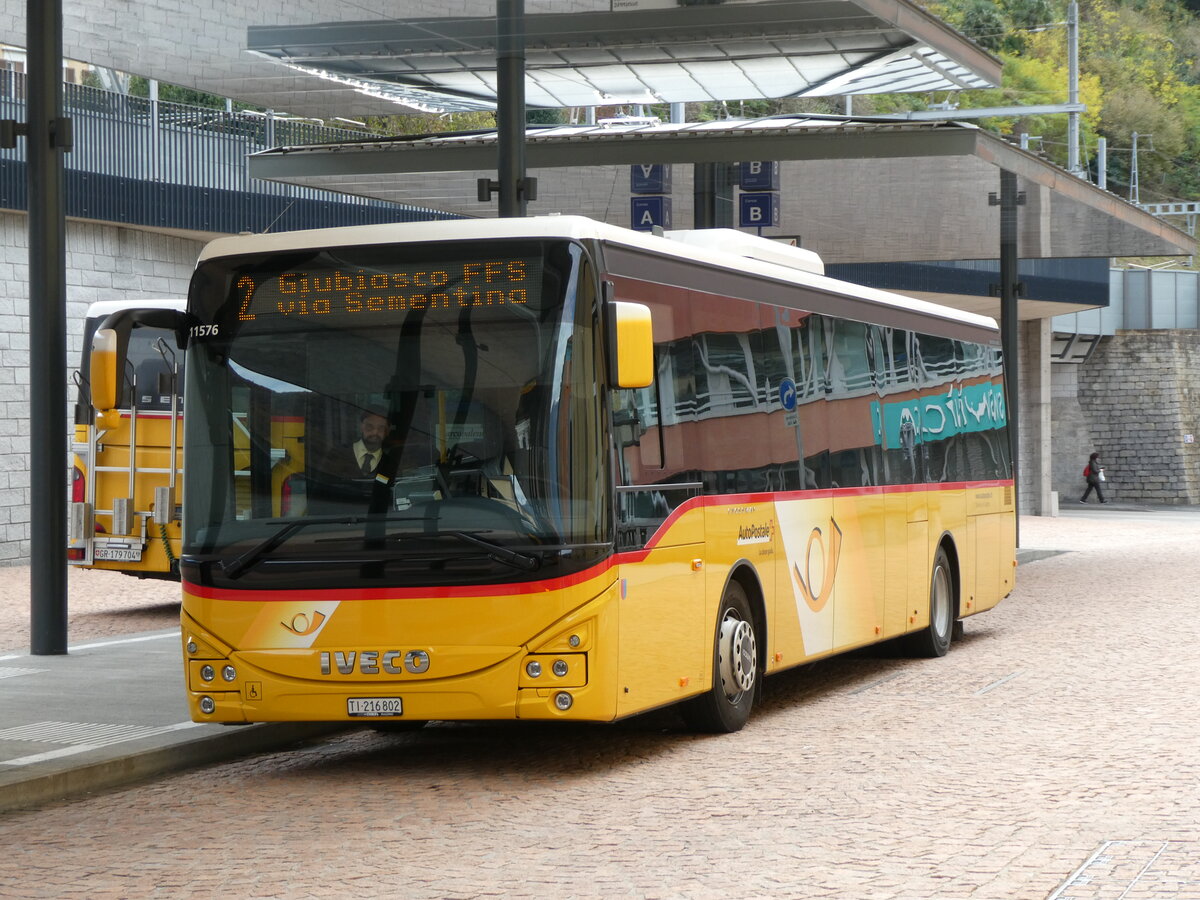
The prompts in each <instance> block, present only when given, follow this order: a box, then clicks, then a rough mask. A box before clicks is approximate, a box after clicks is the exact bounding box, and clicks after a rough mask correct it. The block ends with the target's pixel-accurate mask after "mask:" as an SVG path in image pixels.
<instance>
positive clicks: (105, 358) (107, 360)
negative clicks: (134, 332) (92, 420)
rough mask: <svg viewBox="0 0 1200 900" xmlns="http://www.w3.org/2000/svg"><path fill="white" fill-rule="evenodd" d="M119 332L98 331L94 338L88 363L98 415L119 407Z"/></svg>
mask: <svg viewBox="0 0 1200 900" xmlns="http://www.w3.org/2000/svg"><path fill="white" fill-rule="evenodd" d="M117 348H118V340H117V332H116V330H115V329H112V328H101V329H99V330H97V332H96V334H95V336H94V337H93V338H92V355H91V358H90V359H89V361H88V369H89V372H88V380H89V381H90V382H91V385H92V408H93V409H95V410H96V412H98V413H105V412H108V410H110V409H116V407H117V395H118V393H119V391H120V373H121V366H120V364H119V362H118V360H117V356H118V353H117Z"/></svg>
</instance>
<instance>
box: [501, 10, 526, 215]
mask: <svg viewBox="0 0 1200 900" xmlns="http://www.w3.org/2000/svg"><path fill="white" fill-rule="evenodd" d="M496 42H497V46H496V127H497V129H498V133H497V135H496V137H497V142H498V145H499V158H498V161H497V174H498V176H499V178H498V180H499V185H498V187H499V193H500V207H499V209H500V215H501V216H502V217H503V216H523V215H525V210H526V206H527V200H528V199H529V198H528V197H527V196H526V191H525V190H524V189H523V188H524V181H525V0H496Z"/></svg>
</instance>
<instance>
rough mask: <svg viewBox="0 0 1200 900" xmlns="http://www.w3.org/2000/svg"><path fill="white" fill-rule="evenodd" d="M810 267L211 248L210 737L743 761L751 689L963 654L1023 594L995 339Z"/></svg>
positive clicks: (550, 248)
mask: <svg viewBox="0 0 1200 900" xmlns="http://www.w3.org/2000/svg"><path fill="white" fill-rule="evenodd" d="M822 271H823V270H822V266H821V263H820V261H819V260H818V259H817V258H816V257H815V256H814V255H813V254H811V253H808V252H806V251H803V250H798V249H796V248H791V247H785V246H782V245H780V244H777V243H774V242H771V241H768V240H763V239H761V238H755V237H751V236H748V235H745V234H741V233H738V232H731V231H724V232H668V233H666V234H665V235H661V236H655V235H644V234H638V233H635V232H631V231H628V230H625V229H622V228H617V227H612V226H608V225H603V224H600V223H597V222H593V221H590V220H587V219H582V218H575V217H565V216H564V217H545V218H528V219H513V220H490V221H489V220H472V221H454V222H440V223H420V224H416V225H386V226H370V227H364V228H347V229H336V230H327V231H311V232H295V233H290V234H279V235H265V236H253V237H249V236H246V237H238V238H231V239H223V240H218V241H215V242H214V243H212V244H210V245H209V246H208V248H207V249H206V250H205V251H204V253H203V254H202V256H201V258H200V261H199V264H198V267H197V270H196V273H195V276H194V278H193V281H192V286H191V292H190V295H189V299H188V308H187V313H186V315H185V316H182V317H179V318H178V319H177V321H176V325H175V327H176V330H177V331H178V333H179V336H180V339H181V340H182V341H185V342H186V344H187V368H188V385H187V409H188V416H187V422H186V429H185V431H186V437H185V445H186V449H187V466H186V473H185V481H186V491H187V497H188V502H187V504H186V507H185V510H184V524H183V548H182V557H181V571H182V575H183V633H182V635H183V644H184V654H185V659H186V669H187V672H186V677H187V688H188V696H189V702H190V705H191V712H192V715H193V717H194V718H195V719H196V720H198V721H204V722H255V721H278V720H310V721H316V720H319V721H349V722H354V721H359V722H367V723H373V724H383V723H388V724H392V725H396V724H398V723H413V724H419V723H423V722H425V721H427V720H431V719H458V720H468V719H536V720H589V721H612V720H615V719H620V718H623V717H626V716H630V715H634V714H637V713H641V712H644V711H646V710H650V709H654V708H657V707H662V706H665V705H669V704H677V703H678V704H681V706H680V709H681V711H682V713H683V714H684V716H685V717H686V718H687V720H688V721H689V722H690V723H691V724H692V725H693V726H694V727H696V728H698V729H703V730H713V731H733V730H736V729H738V728H740V727H742V725H743V724H744V723H745V722H746V720H747V717H748V715H749V714H750V711H751V707H752V705H753V703H754V700H755V697H756V696H757V694H758V693H759V690H760V686H761V683H762V679H763V677H764V676H765V675H770V674H772V673H775V672H779V671H782V670H784V669H787V668H789V667H792V666H797V665H800V664H803V663H806V662H809V661H811V660H814V659H818V658H820V657H824V656H828V655H831V654H835V653H840V652H843V651H846V650H849V649H852V648H855V647H861V646H864V645H867V644H872V643H875V642H879V641H885V640H893V639H895V640H897V641H899V642H901V643H902V644H903V646H904V647H905V648H906V649H907V650H909V651H911V652H913V653H916V654H920V655H928V656H940V655H942V654H944V653H945V652H946V651H947V649H948V648H949V646H950V642H951V640H952V638H953V636H954V634H955V631H956V629H957V627H958V626H957V623H958V622H959V620H961V619H963V618H965V617H967V616H971V615H974V614H976V613H979V612H983V611H984V610H986V609H988V608H990V607H991V606H993V605H994V604H996V603H997V602H998V601H999V600H1000V599H1001V598H1003V597H1004V596H1006V595H1007V594H1008V593H1009V592H1010V591H1011V590H1012V587H1013V575H1014V571H1015V568H1014V557H1015V547H1014V510H1013V492H1012V476H1011V466H1010V459H1009V438H1008V433H1007V431H1006V416H1005V401H1004V393H1003V386H1002V365H1001V356H1000V352H999V339H998V333H997V330H996V328H995V324H994V323H993V322H992V321H991V320H989V319H985V318H981V317H979V316H975V315H971V314H967V313H963V312H958V311H955V310H951V309H945V308H941V307H938V306H935V305H932V304H929V303H925V302H921V301H917V300H912V299H908V298H904V297H900V296H897V295H894V294H889V293H885V292H882V291H877V290H872V289H867V288H863V287H860V286H856V285H852V284H847V283H844V282H840V281H836V280H833V279H830V278H828V277H825V276H824V275H823V274H822ZM118 355H119V354H118V353H116V352H113V353H101V355H100V359H99V361H98V363H97V366H99V367H100V368H103V367H104V366H106V365H107V366H111V365H112V360H113V359H114V358H115V357H116V356H118ZM96 399H97V402H98V405H99V406H100V407H101V408H103V406H104V404H105V403H106V402H107V400H106V395H105V394H103V393H99V394H98V395H97V398H96ZM281 417H284V418H288V419H293V420H295V421H296V422H297V423H298V424H297V426H296V427H297V433H298V434H301V435H302V441H303V444H304V448H305V449H304V467H303V473H302V474H303V494H302V502H293V503H291V505H290V506H289V508H288V509H287V510H286V511H282V510H281V509H280V506H279V503H278V502H277V501H278V496H277V495H278V485H277V483H276V482H275V481H274V480H273V478H272V472H273V461H272V459H271V452H270V450H271V447H272V443H273V439H272V429H273V428H274V424H273V423H275V422H276V421H277V420H278V419H280V418H281ZM239 423H242V424H243V425H244V427H245V429H246V432H247V433H248V436H249V443H248V459H246V460H244V463H245V469H246V471H247V475H246V476H245V477H246V479H247V482H246V483H247V484H248V490H247V489H245V488H243V486H242V483H241V481H240V480H239V479H240V478H241V476H240V475H239V472H240V467H241V466H242V465H243V461H242V460H240V450H239V439H238V430H239V427H240V426H239ZM372 445H374V450H372ZM364 451H372V452H370V453H368V452H364ZM299 474H300V473H297V475H299Z"/></svg>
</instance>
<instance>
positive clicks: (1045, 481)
mask: <svg viewBox="0 0 1200 900" xmlns="http://www.w3.org/2000/svg"><path fill="white" fill-rule="evenodd" d="M1019 332H1020V347H1021V350H1020V356H1021V368H1020V382H1021V387H1020V407H1021V409H1020V414H1021V425H1022V428H1021V465H1020V467H1019V469H1018V471H1019V474H1020V477H1021V489H1020V490H1019V491H1018V496H1019V497H1020V498H1021V512H1022V513H1025V514H1026V515H1035V516H1052V515H1055V514H1056V513H1057V509H1056V508H1055V503H1054V497H1053V495H1052V490H1053V464H1054V447H1053V441H1052V439H1051V422H1052V418H1051V400H1052V394H1051V378H1050V320H1049V319H1033V320H1030V321H1026V322H1022V323H1021V325H1020V328H1019Z"/></svg>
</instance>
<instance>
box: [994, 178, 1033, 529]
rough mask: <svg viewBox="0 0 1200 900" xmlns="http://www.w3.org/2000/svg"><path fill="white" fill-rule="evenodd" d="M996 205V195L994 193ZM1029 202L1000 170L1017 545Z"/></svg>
mask: <svg viewBox="0 0 1200 900" xmlns="http://www.w3.org/2000/svg"><path fill="white" fill-rule="evenodd" d="M991 201H992V203H993V205H995V203H996V196H995V194H993V195H992V196H991ZM1024 201H1025V197H1024V195H1023V194H1021V193H1019V192H1018V191H1017V176H1016V174H1015V173H1014V172H1009V171H1007V170H1005V169H1001V170H1000V198H999V206H1000V343H1001V346H1002V348H1003V351H1004V396H1005V399H1006V401H1007V404H1008V440H1009V449H1010V454H1011V456H1012V476H1013V505H1014V508H1015V509H1016V511H1017V516H1018V519H1017V546H1020V543H1021V528H1020V513H1021V490H1020V487H1021V477H1020V474H1021V466H1020V455H1021V454H1020V449H1021V441H1020V402H1019V401H1018V387H1019V385H1020V377H1019V376H1020V364H1019V360H1020V356H1019V350H1018V346H1017V345H1018V335H1017V298H1018V297H1019V296H1020V293H1021V283H1020V282H1019V281H1018V280H1017V234H1018V232H1017V207H1018V206H1019V205H1021V204H1022V203H1023V202H1024Z"/></svg>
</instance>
